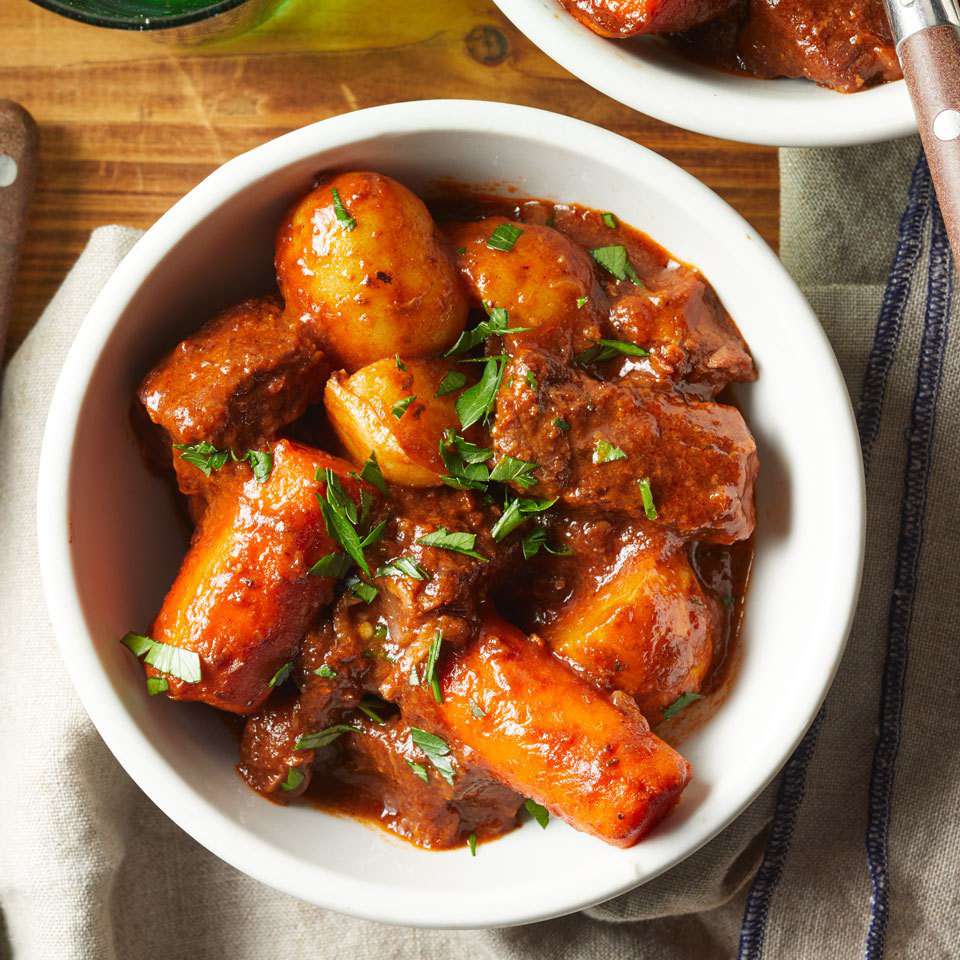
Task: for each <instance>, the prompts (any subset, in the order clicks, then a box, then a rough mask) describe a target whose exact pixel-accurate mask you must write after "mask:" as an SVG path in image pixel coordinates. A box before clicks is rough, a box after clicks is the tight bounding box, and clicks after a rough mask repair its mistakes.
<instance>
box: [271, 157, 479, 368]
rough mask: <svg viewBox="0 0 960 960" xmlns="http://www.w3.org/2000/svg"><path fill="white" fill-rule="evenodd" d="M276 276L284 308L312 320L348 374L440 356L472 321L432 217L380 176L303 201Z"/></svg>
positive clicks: (337, 180)
mask: <svg viewBox="0 0 960 960" xmlns="http://www.w3.org/2000/svg"><path fill="white" fill-rule="evenodd" d="M276 268H277V281H278V283H279V285H280V290H281V293H282V294H283V298H284V300H285V302H286V305H287V310H290V311H294V312H295V313H296V314H297V315H299V316H301V317H307V318H309V319H310V320H311V321H312V322H313V323H314V324H315V325H316V327H317V331H318V334H319V336H320V339H321V342H322V343H323V345H324V347H325V348H326V350H327V352H328V354H329V356H330V357H331V359H332V360H333V361H334V363H335V364H337V365H338V366H342V367H345V368H346V369H347V370H349V371H354V370H358V369H359V368H360V367H362V366H364V365H365V364H368V363H372V362H373V361H374V360H380V359H382V358H383V357H392V356H394V355H395V354H399V355H400V356H404V357H424V356H430V355H435V354H439V353H442V352H443V351H444V350H445V349H446V348H447V347H449V346H450V345H451V344H452V343H453V342H454V341H455V340H456V339H457V337H458V336H459V335H460V332H461V331H462V330H463V328H464V324H465V323H466V319H467V303H466V297H465V294H464V291H463V289H462V287H461V284H460V281H459V280H458V278H457V275H456V271H455V270H454V268H453V265H452V264H451V262H450V260H449V258H448V256H447V254H446V252H445V251H444V249H443V247H442V246H441V243H440V236H439V233H438V231H437V227H436V225H435V224H434V222H433V219H432V218H431V216H430V213H429V212H428V210H427V208H426V207H425V206H424V205H423V202H422V201H421V200H420V199H419V198H418V197H417V196H415V195H414V194H413V193H411V192H410V191H409V190H408V189H407V188H406V187H404V186H403V185H402V184H399V183H397V181H396V180H391V179H390V177H385V176H383V175H382V174H379V173H366V172H351V173H341V174H338V175H336V176H333V177H331V178H329V179H327V180H326V181H325V182H323V183H321V184H320V185H319V186H317V187H316V188H315V189H314V190H312V191H311V192H310V193H308V194H307V195H306V196H305V197H304V198H303V199H302V200H300V201H299V202H298V203H297V204H296V205H295V206H294V207H293V209H292V210H291V211H290V213H289V214H288V216H287V218H286V219H285V220H284V222H283V224H282V225H281V227H280V230H279V232H278V234H277V245H276Z"/></svg>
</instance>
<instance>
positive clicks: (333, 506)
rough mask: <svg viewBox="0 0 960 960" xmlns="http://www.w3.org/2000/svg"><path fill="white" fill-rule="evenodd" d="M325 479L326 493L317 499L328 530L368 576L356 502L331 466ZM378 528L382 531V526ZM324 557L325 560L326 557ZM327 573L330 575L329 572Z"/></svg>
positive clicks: (318, 495) (327, 469) (368, 568)
mask: <svg viewBox="0 0 960 960" xmlns="http://www.w3.org/2000/svg"><path fill="white" fill-rule="evenodd" d="M324 480H325V482H326V495H325V496H323V497H321V496H320V494H319V493H318V494H317V501H318V502H319V504H320V511H321V513H322V514H323V519H324V522H325V523H326V525H327V532H328V533H329V534H330V536H331V537H333V539H334V540H336V541H337V543H339V544H340V546H341V547H343V549H344V550H345V551H346V552H347V553H348V554H349V555H350V556H351V557H352V558H353V560H354V562H355V563H356V564H357V566H359V567H360V569H361V570H362V571H363V572H364V573H365V574H366V575H367V576H370V567H369V566H368V565H367V561H366V558H365V557H364V555H363V547H364V543H363V542H361V540H360V535H359V534H358V533H357V530H356V523H357V507H356V504H355V503H354V502H353V501H352V500H351V499H350V498H349V497H348V496H347V494H346V491H345V490H344V489H343V485H342V484H341V483H340V478H339V477H338V476H337V475H336V474H335V473H334V472H333V471H332V470H331V469H330V468H329V467H327V468H326V469H325V470H324ZM377 529H379V530H380V532H381V533H382V527H378V528H377ZM375 532H376V530H374V531H371V533H370V534H368V535H367V538H366V539H367V540H369V539H370V537H371V536H372V535H373V534H374V533H375ZM322 559H323V560H325V559H326V558H322ZM326 575H327V576H329V574H326Z"/></svg>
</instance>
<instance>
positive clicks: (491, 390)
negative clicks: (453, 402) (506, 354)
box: [457, 357, 506, 430]
mask: <svg viewBox="0 0 960 960" xmlns="http://www.w3.org/2000/svg"><path fill="white" fill-rule="evenodd" d="M505 368H506V361H505V359H504V358H503V357H490V358H488V359H487V360H486V362H485V363H484V367H483V373H482V374H481V375H480V379H479V381H477V383H475V384H474V385H473V386H472V387H470V388H469V389H467V390H464V391H463V393H461V394H460V396H459V397H457V416H458V417H459V418H460V424H461V426H462V427H463V429H464V430H466V429H467V427H471V426H473V424H475V423H477V422H478V421H480V420H486V419H487V418H488V417H489V416H490V414H491V413H492V412H493V405H494V404H495V403H496V401H497V394H498V393H499V392H500V384H501V382H502V381H503V371H504V370H505Z"/></svg>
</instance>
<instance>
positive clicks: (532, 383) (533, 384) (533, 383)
mask: <svg viewBox="0 0 960 960" xmlns="http://www.w3.org/2000/svg"><path fill="white" fill-rule="evenodd" d="M524 379H525V380H526V381H527V386H528V387H529V388H530V389H531V390H539V389H540V384H539V383H538V381H537V375H536V374H535V373H534V372H533V371H532V370H528V371H527V374H526V376H525V377H524Z"/></svg>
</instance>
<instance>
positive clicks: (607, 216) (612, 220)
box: [600, 210, 619, 230]
mask: <svg viewBox="0 0 960 960" xmlns="http://www.w3.org/2000/svg"><path fill="white" fill-rule="evenodd" d="M600 219H601V220H602V221H603V222H604V224H605V225H606V226H608V227H609V228H610V229H611V230H616V229H617V227H618V226H619V224H618V223H617V218H616V217H615V216H614V215H613V214H612V213H610V211H609V210H608V211H607V212H606V213H602V214H600Z"/></svg>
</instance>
